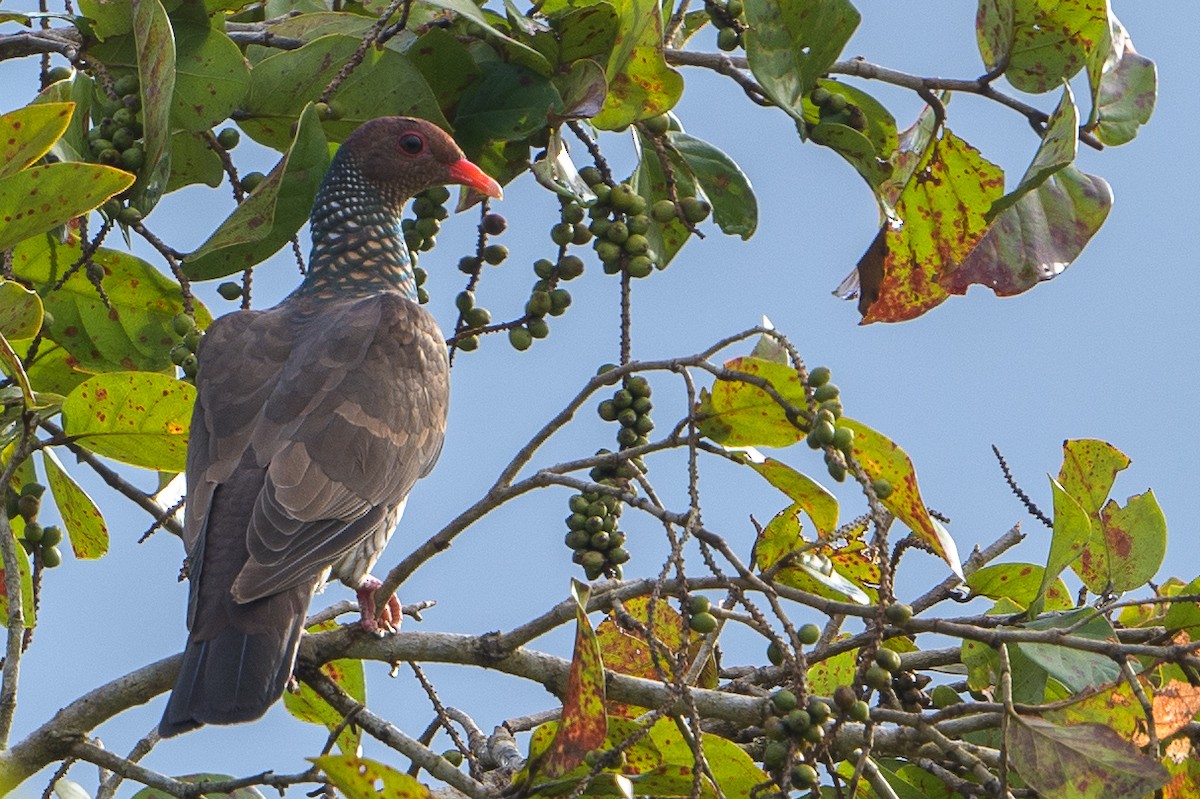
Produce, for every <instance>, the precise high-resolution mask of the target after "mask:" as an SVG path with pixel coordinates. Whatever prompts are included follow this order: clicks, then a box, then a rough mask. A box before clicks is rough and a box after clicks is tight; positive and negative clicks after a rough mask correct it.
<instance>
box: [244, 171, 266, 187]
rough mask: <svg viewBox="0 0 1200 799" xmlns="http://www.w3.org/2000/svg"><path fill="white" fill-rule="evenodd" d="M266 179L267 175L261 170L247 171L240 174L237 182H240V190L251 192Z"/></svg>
mask: <svg viewBox="0 0 1200 799" xmlns="http://www.w3.org/2000/svg"><path fill="white" fill-rule="evenodd" d="M266 179H267V176H266V175H264V174H263V173H262V172H247V173H246V174H244V175H242V179H241V181H239V182H240V184H241V187H242V191H244V192H253V191H254V190H255V189H257V188H258V187H259V186H260V185H261V184H262V182H263V181H264V180H266Z"/></svg>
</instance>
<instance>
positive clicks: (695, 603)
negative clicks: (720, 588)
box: [688, 594, 717, 635]
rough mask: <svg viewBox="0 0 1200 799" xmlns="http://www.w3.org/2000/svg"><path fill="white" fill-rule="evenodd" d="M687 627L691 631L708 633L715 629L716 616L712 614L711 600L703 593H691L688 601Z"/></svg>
mask: <svg viewBox="0 0 1200 799" xmlns="http://www.w3.org/2000/svg"><path fill="white" fill-rule="evenodd" d="M688 611H689V612H690V618H689V619H688V627H690V628H691V630H692V632H697V633H700V634H701V635H708V634H709V633H711V632H713V631H714V630H716V629H717V617H716V616H714V615H713V614H712V602H711V601H709V598H708V597H706V596H704V595H703V594H692V597H691V599H690V600H689V601H688Z"/></svg>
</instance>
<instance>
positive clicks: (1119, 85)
mask: <svg viewBox="0 0 1200 799" xmlns="http://www.w3.org/2000/svg"><path fill="white" fill-rule="evenodd" d="M1109 21H1110V23H1111V33H1110V36H1109V47H1108V50H1107V51H1105V50H1103V49H1101V48H1097V49H1096V50H1093V51H1092V57H1091V59H1090V60H1089V61H1088V78H1089V83H1090V84H1091V87H1092V105H1093V108H1094V110H1093V112H1092V115H1093V120H1092V121H1094V122H1095V125H1096V127H1095V133H1096V138H1098V139H1100V141H1102V142H1104V143H1105V144H1108V145H1118V144H1125V143H1126V142H1129V141H1132V140H1133V138H1134V137H1135V136H1137V130H1138V128H1139V127H1140V126H1141V125H1145V124H1146V123H1147V122H1149V121H1150V115H1151V114H1153V113H1154V102H1155V98H1156V95H1157V94H1158V70H1157V68H1156V67H1155V66H1154V62H1153V61H1151V60H1150V59H1149V58H1146V57H1145V56H1143V55H1138V52H1137V51H1136V50H1134V49H1133V41H1132V40H1131V39H1130V38H1129V33H1128V32H1127V31H1126V30H1125V26H1124V25H1122V24H1121V22H1120V20H1118V19H1117V18H1116V17H1114V16H1112V15H1111V14H1110V15H1109ZM1090 122H1091V121H1090ZM1090 122H1089V124H1090Z"/></svg>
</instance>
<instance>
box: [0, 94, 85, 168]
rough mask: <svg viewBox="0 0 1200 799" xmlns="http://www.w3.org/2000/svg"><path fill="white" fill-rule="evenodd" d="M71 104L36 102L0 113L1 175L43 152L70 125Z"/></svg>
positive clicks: (72, 105) (31, 161)
mask: <svg viewBox="0 0 1200 799" xmlns="http://www.w3.org/2000/svg"><path fill="white" fill-rule="evenodd" d="M74 110H75V104H74V103H38V104H35V105H27V106H25V107H24V108H18V109H17V110H16V111H10V112H9V113H7V114H5V115H4V116H0V178H7V177H9V176H11V175H15V174H16V173H17V172H20V171H21V170H22V169H24V168H25V167H27V166H29V165H30V164H32V163H33V162H34V161H36V160H38V159H39V158H41V157H42V156H43V155H45V154H46V152H47V151H49V149H50V148H51V147H52V146H54V143H55V142H56V141H58V139H59V137H60V136H62V135H63V133H64V132H65V131H66V129H67V126H68V125H70V124H71V114H72V112H73V111H74Z"/></svg>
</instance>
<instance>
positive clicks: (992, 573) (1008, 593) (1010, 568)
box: [967, 563, 1075, 610]
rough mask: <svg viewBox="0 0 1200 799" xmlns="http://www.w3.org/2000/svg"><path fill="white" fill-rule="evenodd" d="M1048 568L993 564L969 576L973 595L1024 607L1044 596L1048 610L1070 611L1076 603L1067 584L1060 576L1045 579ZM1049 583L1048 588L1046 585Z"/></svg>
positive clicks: (968, 582) (1044, 602)
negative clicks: (1005, 600) (1010, 601)
mask: <svg viewBox="0 0 1200 799" xmlns="http://www.w3.org/2000/svg"><path fill="white" fill-rule="evenodd" d="M1045 574H1046V569H1045V568H1043V567H1042V566H1038V565H1037V564H1035V563H994V564H992V565H990V566H984V567H983V568H982V569H978V570H976V571H975V572H973V573H972V574H971V575H970V576H968V577H967V586H968V587H969V588H970V589H971V595H972V596H986V597H988V598H990V599H1009V600H1012V601H1013V602H1015V603H1016V604H1018V605H1020V606H1021V607H1023V608H1027V607H1029V606H1030V605H1031V604H1032V603H1033V602H1034V601H1035V600H1037V599H1039V598H1042V597H1044V601H1043V605H1042V606H1043V607H1045V609H1046V610H1068V609H1070V608H1072V607H1074V606H1075V602H1074V600H1073V597H1072V596H1071V592H1070V590H1069V589H1068V588H1067V586H1066V583H1064V582H1063V581H1062V580H1060V579H1058V578H1057V577H1051V578H1050V579H1049V580H1044V578H1045ZM1043 582H1046V583H1049V588H1044V587H1043Z"/></svg>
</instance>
